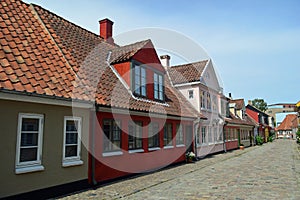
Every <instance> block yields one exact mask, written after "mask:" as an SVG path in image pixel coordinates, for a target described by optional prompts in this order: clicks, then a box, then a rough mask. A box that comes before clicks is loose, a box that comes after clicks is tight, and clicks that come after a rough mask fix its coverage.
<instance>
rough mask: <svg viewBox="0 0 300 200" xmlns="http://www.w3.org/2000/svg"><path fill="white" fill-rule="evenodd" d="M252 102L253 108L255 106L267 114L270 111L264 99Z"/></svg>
mask: <svg viewBox="0 0 300 200" xmlns="http://www.w3.org/2000/svg"><path fill="white" fill-rule="evenodd" d="M251 102H252V105H253V106H255V107H256V108H258V109H259V110H261V111H263V112H265V111H266V110H267V109H268V104H267V103H266V102H265V100H263V99H254V100H252V101H251Z"/></svg>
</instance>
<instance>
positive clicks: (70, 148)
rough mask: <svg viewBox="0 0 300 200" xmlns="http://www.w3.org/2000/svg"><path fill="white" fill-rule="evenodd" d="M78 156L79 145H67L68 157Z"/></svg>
mask: <svg viewBox="0 0 300 200" xmlns="http://www.w3.org/2000/svg"><path fill="white" fill-rule="evenodd" d="M71 156H77V145H72V146H66V157H71Z"/></svg>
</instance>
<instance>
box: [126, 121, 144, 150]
mask: <svg viewBox="0 0 300 200" xmlns="http://www.w3.org/2000/svg"><path fill="white" fill-rule="evenodd" d="M128 149H129V150H134V149H143V124H142V122H138V121H135V122H131V123H129V124H128Z"/></svg>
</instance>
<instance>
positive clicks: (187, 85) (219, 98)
mask: <svg viewBox="0 0 300 200" xmlns="http://www.w3.org/2000/svg"><path fill="white" fill-rule="evenodd" d="M169 60H170V56H167V55H165V56H161V63H162V64H163V65H164V66H165V67H166V69H167V72H168V75H169V77H170V80H171V82H172V84H173V86H174V87H176V88H177V89H178V90H179V91H180V92H181V93H182V94H183V95H184V96H185V98H186V99H187V100H188V101H189V102H190V103H191V104H192V105H193V106H194V107H195V109H196V110H197V111H199V112H200V113H201V114H203V115H204V116H205V117H206V118H207V120H204V121H203V120H201V122H200V123H198V124H196V127H195V130H196V133H195V134H196V149H197V151H196V154H197V156H198V157H202V156H206V155H208V154H211V153H215V152H219V151H223V150H224V142H223V125H224V117H225V115H226V104H227V100H226V98H225V96H224V94H223V88H222V87H221V86H220V82H219V80H218V78H217V75H216V71H215V69H214V66H213V62H212V60H210V59H208V60H203V61H199V62H194V63H188V64H183V65H178V66H172V67H171V66H169V63H170V62H169Z"/></svg>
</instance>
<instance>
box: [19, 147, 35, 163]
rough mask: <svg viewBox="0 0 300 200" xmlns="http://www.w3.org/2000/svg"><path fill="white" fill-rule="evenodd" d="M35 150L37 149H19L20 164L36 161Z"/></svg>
mask: <svg viewBox="0 0 300 200" xmlns="http://www.w3.org/2000/svg"><path fill="white" fill-rule="evenodd" d="M37 149H38V148H37V147H34V148H21V149H20V162H27V161H35V160H37Z"/></svg>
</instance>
